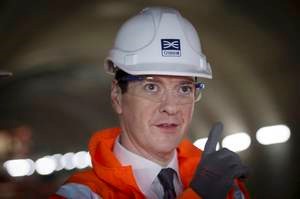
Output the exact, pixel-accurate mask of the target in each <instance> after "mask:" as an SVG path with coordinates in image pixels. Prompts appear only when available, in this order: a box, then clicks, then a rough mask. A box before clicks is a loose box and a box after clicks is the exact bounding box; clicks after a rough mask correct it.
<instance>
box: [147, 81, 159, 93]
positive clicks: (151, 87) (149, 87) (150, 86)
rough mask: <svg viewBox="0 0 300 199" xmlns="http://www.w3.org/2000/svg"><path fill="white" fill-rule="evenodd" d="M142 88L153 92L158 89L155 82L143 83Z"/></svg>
mask: <svg viewBox="0 0 300 199" xmlns="http://www.w3.org/2000/svg"><path fill="white" fill-rule="evenodd" d="M144 90H145V91H147V92H151V93H155V92H158V91H159V86H158V85H157V84H155V83H145V85H144Z"/></svg>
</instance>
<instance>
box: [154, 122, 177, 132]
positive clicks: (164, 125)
mask: <svg viewBox="0 0 300 199" xmlns="http://www.w3.org/2000/svg"><path fill="white" fill-rule="evenodd" d="M155 126H156V127H157V128H159V129H161V130H163V131H168V132H174V131H175V130H176V129H177V127H178V126H179V125H178V124H176V123H159V124H157V125H155Z"/></svg>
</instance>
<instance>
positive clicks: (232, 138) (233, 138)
mask: <svg viewBox="0 0 300 199" xmlns="http://www.w3.org/2000/svg"><path fill="white" fill-rule="evenodd" d="M250 144H251V138H250V136H249V135H248V134H247V133H243V132H242V133H235V134H232V135H228V136H226V137H225V138H224V139H223V141H222V147H224V148H228V149H229V150H231V151H234V152H238V151H243V150H246V149H247V148H249V146H250Z"/></svg>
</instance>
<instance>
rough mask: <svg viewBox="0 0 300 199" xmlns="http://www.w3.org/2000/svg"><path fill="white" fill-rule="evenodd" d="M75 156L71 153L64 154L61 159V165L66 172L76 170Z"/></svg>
mask: <svg viewBox="0 0 300 199" xmlns="http://www.w3.org/2000/svg"><path fill="white" fill-rule="evenodd" d="M74 155H75V154H74V153H73V152H69V153H66V154H64V155H63V156H62V157H61V159H60V163H61V165H62V166H63V167H64V169H66V170H71V169H74V168H75V165H74V164H73V156H74Z"/></svg>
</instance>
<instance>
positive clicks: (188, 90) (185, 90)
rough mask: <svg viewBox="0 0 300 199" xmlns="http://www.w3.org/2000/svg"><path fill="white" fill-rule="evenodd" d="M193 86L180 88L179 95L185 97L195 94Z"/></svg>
mask: <svg viewBox="0 0 300 199" xmlns="http://www.w3.org/2000/svg"><path fill="white" fill-rule="evenodd" d="M193 88H194V87H193V85H189V84H184V85H180V86H179V93H180V94H183V95H190V94H192V93H193V90H194V89H193Z"/></svg>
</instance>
